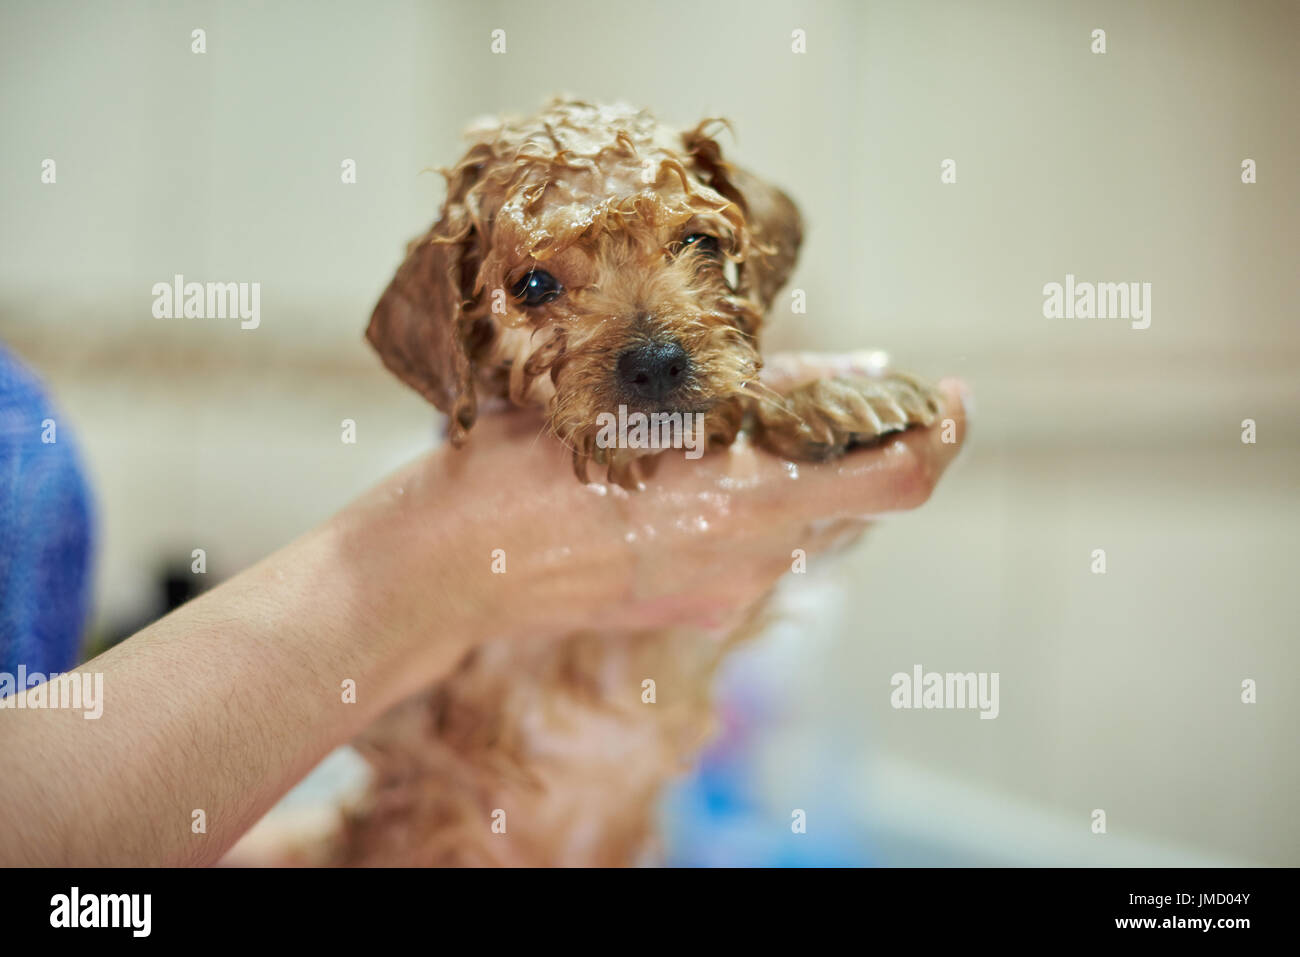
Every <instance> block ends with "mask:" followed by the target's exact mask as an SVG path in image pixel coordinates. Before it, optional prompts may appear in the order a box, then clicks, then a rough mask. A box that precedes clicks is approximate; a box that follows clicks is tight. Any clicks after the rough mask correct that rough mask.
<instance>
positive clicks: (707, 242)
mask: <svg viewBox="0 0 1300 957" xmlns="http://www.w3.org/2000/svg"><path fill="white" fill-rule="evenodd" d="M687 249H695V250H698V251H699V254H700V255H701V256H712V257H716V256H717V255H718V251H719V247H718V240H717V238H716V237H714V236H710V235H709V234H708V233H691V234H690V235H689V236H687V237H686V238H685V239H683V240H682V251H683V252H685V251H686V250H687Z"/></svg>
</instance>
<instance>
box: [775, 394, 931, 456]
mask: <svg viewBox="0 0 1300 957" xmlns="http://www.w3.org/2000/svg"><path fill="white" fill-rule="evenodd" d="M940 408H941V406H940V399H939V393H938V391H937V390H936V389H935V388H934V387H933V386H932V385H930V384H929V383H927V382H925V381H923V380H921V379H918V378H917V377H915V376H912V375H908V374H907V373H903V372H886V373H884V374H882V375H879V376H868V375H857V374H852V375H838V376H835V377H833V378H829V379H815V380H813V381H812V382H808V383H806V384H804V385H800V386H797V387H796V388H794V389H792V390H790V391H788V392H786V393H784V394H782V395H780V401H778V400H776V399H771V400H768V401H762V402H758V403H755V407H754V410H753V411H754V432H755V436H754V437H755V441H756V442H757V443H758V444H760V445H762V446H763V447H765V448H767V449H769V450H770V451H773V452H775V453H777V454H778V455H781V456H784V457H785V458H789V459H799V460H802V461H813V462H819V461H825V460H826V459H832V458H837V457H838V456H841V455H843V454H844V453H845V452H846V451H847V450H849V449H851V448H853V447H855V446H858V445H869V444H871V443H872V442H875V441H877V440H878V439H880V438H882V437H883V436H886V435H889V434H890V433H892V432H901V431H903V430H904V429H907V428H909V427H911V426H914V425H920V426H929V425H933V424H934V422H935V421H936V420H937V419H938V418H939V410H940Z"/></svg>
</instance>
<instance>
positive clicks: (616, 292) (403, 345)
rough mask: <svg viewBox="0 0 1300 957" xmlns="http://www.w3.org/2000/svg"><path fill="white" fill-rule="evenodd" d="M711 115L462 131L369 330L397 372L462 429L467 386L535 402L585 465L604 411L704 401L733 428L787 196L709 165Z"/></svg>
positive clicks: (779, 279)
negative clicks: (459, 146) (694, 122)
mask: <svg viewBox="0 0 1300 957" xmlns="http://www.w3.org/2000/svg"><path fill="white" fill-rule="evenodd" d="M710 126H711V124H710V123H709V122H705V123H702V124H700V126H698V127H696V128H695V129H693V130H690V131H687V132H684V133H679V132H674V131H671V130H668V129H666V128H664V127H661V126H659V125H658V124H656V123H655V121H654V120H653V119H652V118H651V117H650V116H649V115H648V114H647V113H645V112H637V111H633V110H631V109H628V108H626V107H621V106H614V107H608V106H593V105H589V104H585V103H579V102H572V101H562V102H556V103H554V104H552V105H551V106H549V107H548V108H547V109H545V110H544V111H542V112H541V113H540V114H538V115H536V116H534V117H532V118H530V119H527V120H522V121H508V122H494V123H491V124H489V125H487V126H484V127H481V128H479V129H477V130H472V131H471V136H472V138H473V145H472V146H471V148H470V150H469V152H468V153H466V155H465V157H464V158H463V159H462V160H461V161H460V162H459V163H458V164H457V165H456V166H455V167H454V168H452V169H451V170H449V171H446V173H445V175H446V177H447V182H448V191H447V200H446V203H445V205H444V207H443V211H442V216H441V218H440V219H439V220H438V222H437V223H436V224H435V225H434V226H433V228H432V229H431V230H430V231H429V233H428V234H426V235H425V236H423V237H421V238H420V239H417V240H415V241H414V242H413V243H412V244H411V245H410V247H409V249H408V255H407V258H406V261H405V262H403V264H402V265H401V267H400V268H399V269H398V272H397V275H396V276H395V277H394V279H393V281H392V283H391V284H390V285H389V287H388V289H387V291H385V293H384V295H383V297H382V298H381V299H380V302H379V304H378V306H377V307H376V308H375V312H374V315H373V316H372V317H371V320H370V327H369V329H368V331H367V336H368V338H369V339H370V341H371V343H372V344H373V345H374V346H375V348H376V349H377V350H378V351H379V353H380V355H381V356H382V357H383V360H384V362H385V364H386V365H388V367H389V368H390V369H392V370H393V371H394V372H395V373H397V375H398V376H400V377H401V378H402V379H403V380H404V381H406V382H407V383H408V384H410V385H411V386H413V387H414V388H415V389H416V390H418V391H419V392H420V393H421V394H422V395H424V396H425V397H426V398H427V399H429V401H431V402H433V404H434V405H436V406H437V407H438V408H440V409H442V410H443V411H444V412H446V413H448V415H449V416H450V420H451V422H450V437H451V440H452V441H453V443H456V444H459V443H460V442H462V441H464V439H465V436H466V434H467V433H468V432H469V429H470V428H471V427H472V426H473V424H474V420H475V416H476V409H477V405H476V402H477V399H476V390H486V392H487V393H489V394H494V395H506V396H508V397H509V398H510V399H511V400H512V401H513V402H515V403H517V404H537V405H540V406H543V407H544V408H546V410H547V413H548V415H549V417H550V422H551V425H552V427H553V429H554V431H555V432H556V434H557V435H558V436H559V437H560V438H561V439H562V440H564V441H565V442H566V443H567V444H568V445H569V446H570V447H571V448H572V449H573V450H574V454H575V463H576V464H577V465H578V467H579V471H580V474H581V473H582V469H583V467H584V466H585V462H586V460H587V459H588V458H593V459H595V460H596V461H602V462H603V461H605V460H606V454H605V453H606V451H607V450H604V449H599V448H597V447H596V445H595V442H594V439H595V436H596V433H597V431H598V417H599V416H600V415H601V414H602V413H610V412H615V411H616V410H617V409H618V408H619V406H624V407H626V409H627V410H628V411H629V412H643V413H647V414H649V413H652V412H688V413H689V412H701V413H705V414H706V420H705V421H706V423H707V428H708V431H709V432H710V434H711V435H712V436H713V437H715V438H717V439H721V440H728V441H729V440H730V438H731V437H732V436H734V434H735V429H736V426H737V425H738V422H739V415H738V411H737V410H738V408H739V402H738V401H737V400H738V399H739V398H740V397H741V396H742V395H743V394H744V393H745V391H746V389H752V388H753V387H754V386H755V383H756V376H757V372H758V369H759V366H760V358H759V353H758V331H759V325H760V323H761V321H762V317H763V313H764V311H765V310H766V309H767V307H768V305H769V304H770V302H771V300H772V298H773V296H774V295H775V294H776V292H777V291H778V290H779V289H780V287H781V285H782V284H783V283H784V282H785V280H786V278H787V276H788V275H789V272H790V270H791V269H792V268H793V265H794V260H795V256H796V254H797V250H798V245H799V241H800V224H799V216H798V212H797V210H796V209H795V207H794V204H793V203H792V202H791V201H790V200H789V199H788V198H787V197H786V196H785V195H784V194H783V193H781V192H780V191H779V190H777V189H775V188H774V187H771V186H768V185H767V184H765V183H763V182H762V181H760V180H758V179H757V178H756V177H754V176H752V175H750V174H748V173H745V172H744V171H743V170H740V169H738V168H736V167H734V166H732V165H730V164H728V163H726V162H725V161H724V160H723V159H722V155H721V150H720V149H719V147H718V144H717V142H716V141H715V140H714V139H713V138H712V136H711V135H710V132H709V129H710Z"/></svg>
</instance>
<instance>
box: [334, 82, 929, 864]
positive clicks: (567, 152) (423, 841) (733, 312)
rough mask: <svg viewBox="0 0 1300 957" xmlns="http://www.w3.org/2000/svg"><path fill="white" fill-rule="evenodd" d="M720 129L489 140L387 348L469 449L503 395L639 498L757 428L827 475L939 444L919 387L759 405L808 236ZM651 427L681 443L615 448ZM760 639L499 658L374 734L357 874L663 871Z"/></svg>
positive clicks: (571, 113) (558, 105) (884, 386)
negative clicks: (916, 428)
mask: <svg viewBox="0 0 1300 957" xmlns="http://www.w3.org/2000/svg"><path fill="white" fill-rule="evenodd" d="M716 125H717V124H716V122H713V121H706V122H704V123H701V124H700V125H699V126H697V127H695V128H694V129H691V130H688V131H685V132H679V131H675V130H672V129H669V128H667V127H665V126H662V125H660V124H658V123H657V122H656V121H655V120H654V119H653V118H652V117H651V116H650V115H649V114H648V113H646V112H645V111H637V110H632V109H629V108H627V107H624V106H601V105H592V104H587V103H581V102H574V101H557V102H555V103H552V104H551V105H549V106H548V107H546V108H545V109H544V110H542V111H541V112H540V113H538V114H537V115H535V116H532V117H530V118H528V119H525V120H508V121H498V122H494V123H492V124H490V125H487V126H484V127H481V128H476V129H474V130H472V131H471V133H470V136H471V139H472V143H473V145H472V146H471V147H470V149H469V151H468V152H467V153H466V154H465V156H464V158H463V159H461V161H460V162H459V163H457V164H456V166H455V167H453V168H452V169H451V170H450V171H447V172H446V173H445V175H446V177H447V199H446V203H445V204H444V206H443V210H442V215H441V216H440V217H439V219H438V222H437V223H436V224H435V225H434V226H433V228H432V229H431V230H430V231H429V233H428V234H427V235H425V236H423V237H421V238H420V239H417V240H415V241H414V242H413V243H412V244H411V245H410V247H409V249H408V254H407V258H406V261H405V262H403V263H402V265H401V267H400V268H399V269H398V271H397V275H396V276H395V277H394V279H393V281H392V283H391V284H390V285H389V287H388V289H387V290H386V291H385V293H384V295H383V297H382V298H381V300H380V302H379V304H378V306H377V307H376V309H375V312H374V315H373V317H372V318H371V321H370V327H369V330H368V332H367V335H368V337H369V339H370V341H371V343H372V344H373V345H374V346H375V348H376V349H377V350H378V352H379V354H380V356H382V358H383V361H384V363H385V364H386V365H387V366H388V367H389V368H390V369H391V370H392V371H393V372H395V373H396V374H397V375H398V376H399V377H401V378H402V379H403V380H404V381H405V382H407V383H408V384H409V385H411V386H412V387H414V388H415V389H416V390H418V391H419V392H420V394H421V395H423V396H425V397H426V398H427V399H428V400H429V401H430V402H432V403H433V404H434V405H436V406H437V407H438V408H439V409H441V410H442V411H444V412H446V413H447V415H448V416H449V426H448V428H449V434H450V439H451V441H452V443H453V444H456V445H460V444H462V443H464V442H465V441H466V440H467V439H468V437H469V432H470V430H471V428H472V427H473V425H474V422H475V419H476V417H477V414H478V397H479V396H480V395H484V396H491V397H504V398H508V399H509V401H511V402H513V403H515V404H518V405H531V406H537V407H539V408H542V409H544V410H545V412H546V415H547V416H548V420H549V423H550V427H551V429H552V430H553V432H554V433H555V435H556V436H557V437H558V438H559V439H560V440H561V441H562V442H564V443H566V444H567V445H568V446H569V447H570V448H571V449H572V451H573V460H574V467H575V470H576V471H577V474H578V477H579V478H580V479H581V480H583V481H587V480H588V474H589V469H588V466H589V464H590V463H595V464H596V465H598V466H602V467H603V468H604V470H605V473H606V475H607V478H608V480H609V481H611V482H616V483H618V484H619V485H622V486H625V487H627V488H631V489H634V488H635V487H636V486H637V485H638V483H639V481H640V479H641V477H642V474H643V470H644V469H645V468H646V467H647V466H648V465H649V464H650V463H652V461H653V456H654V455H656V454H659V453H660V450H661V449H662V448H664V447H665V446H666V445H668V444H670V443H669V441H668V440H669V439H673V440H674V443H675V440H678V439H680V440H681V442H680V443H675V444H679V445H680V447H686V448H688V449H689V448H691V447H692V446H691V444H690V443H691V441H692V439H693V440H694V442H695V443H696V445H698V446H699V447H701V450H702V447H703V446H704V445H705V444H706V443H707V445H708V446H709V447H713V448H716V447H723V446H726V445H729V444H730V443H731V442H732V441H733V440H734V439H735V437H736V435H737V433H738V432H739V431H740V430H741V429H744V430H745V431H746V432H747V433H748V434H749V435H750V436H751V439H752V440H753V441H754V442H756V443H757V444H759V445H761V446H764V447H766V448H768V449H770V450H771V451H773V452H776V453H777V454H779V455H782V456H785V457H787V458H793V459H803V460H825V459H828V458H832V457H834V456H838V455H841V454H843V453H844V452H845V450H847V449H849V448H851V447H853V446H855V445H860V444H866V443H871V442H874V441H877V440H879V439H880V438H881V437H882V436H884V435H887V434H889V433H891V432H896V431H899V430H902V429H905V428H908V427H909V426H912V425H921V426H928V425H930V424H932V423H933V422H934V421H935V419H936V418H937V416H938V414H939V403H938V398H937V395H936V393H935V392H934V390H933V389H932V388H930V387H929V386H928V385H926V384H924V383H922V382H921V381H919V380H917V379H915V378H913V377H911V376H906V375H902V374H898V373H888V374H885V375H882V376H875V377H871V376H843V377H836V378H830V379H819V380H815V381H812V382H804V383H800V384H798V385H796V386H794V387H793V388H790V389H788V390H786V391H785V392H784V393H777V392H775V391H773V390H771V389H769V388H767V387H766V386H764V385H763V384H762V383H760V382H759V378H758V373H759V369H760V368H761V365H762V359H761V357H760V354H759V342H758V335H759V329H760V326H761V323H762V320H763V316H764V314H765V313H766V311H767V310H768V308H769V307H770V306H771V304H772V301H773V298H774V297H775V296H776V294H777V292H778V291H779V290H780V288H781V287H782V285H783V284H784V283H785V281H786V280H787V278H788V277H789V275H790V272H791V270H792V269H793V267H794V263H795V259H796V256H797V253H798V249H799V244H800V240H801V235H802V229H801V224H800V219H799V213H798V210H797V209H796V208H795V206H794V204H793V203H792V202H791V201H790V199H789V197H787V196H786V195H785V194H784V193H783V192H781V191H780V190H779V189H777V188H775V187H774V186H771V185H769V184H767V183H765V182H763V181H762V180H761V179H759V178H758V177H756V176H753V175H752V174H750V173H747V172H745V171H743V170H741V169H739V168H738V167H736V166H733V165H732V164H730V163H729V162H727V161H725V160H724V159H723V158H722V151H721V149H720V147H719V146H718V143H717V142H716V140H714V139H713V138H712V136H711V135H710V131H711V130H712V129H713V127H714V126H716ZM637 414H640V416H642V417H643V419H648V420H650V421H651V426H650V430H649V431H650V433H651V434H652V436H661V437H662V438H663V439H664V441H663V442H659V443H657V444H656V443H653V442H651V443H646V442H645V441H641V440H636V439H633V440H631V441H629V440H628V439H627V436H626V435H625V434H624V432H625V431H626V430H624V431H623V432H620V433H619V434H618V435H617V436H615V435H614V433H613V430H612V429H610V428H609V425H610V423H611V422H613V421H618V422H620V423H625V422H627V421H629V419H631V420H633V421H635V419H636V416H637ZM651 417H653V418H651ZM692 426H694V431H695V433H696V434H695V435H694V436H692V434H691V431H692ZM659 429H662V433H660V432H659V431H657V430H659ZM612 437H613V440H612V441H611V438H612ZM642 438H644V435H643V436H642ZM758 611H759V610H758V609H753V610H752V611H751V613H750V614H748V615H747V616H746V617H747V620H748V622H749V623H750V624H752V622H753V621H754V620H755V619H756V618H757V617H758ZM747 630H748V629H746V628H737V629H735V630H733V631H732V632H731V633H730V634H729V635H728V636H727V637H725V638H723V639H722V640H719V639H718V638H717V636H710V635H706V634H702V633H700V632H698V631H692V630H688V629H674V630H672V631H667V632H656V633H654V634H650V635H648V634H645V633H636V634H630V633H619V632H612V633H604V634H598V635H597V634H583V635H574V636H571V637H570V638H567V639H565V640H562V641H558V642H546V643H540V644H538V646H536V647H531V646H525V645H521V644H520V643H518V642H514V643H505V642H502V643H499V644H495V645H491V644H490V645H487V646H484V647H481V648H479V649H477V650H476V651H474V652H473V653H472V654H471V655H469V656H468V657H467V659H466V660H465V661H464V662H463V663H462V664H461V666H460V668H459V669H458V671H457V672H456V673H455V674H454V675H453V676H451V677H450V678H448V679H447V680H446V681H444V682H442V683H441V684H440V685H439V686H438V687H437V688H435V689H434V690H433V691H432V692H431V693H430V694H429V695H428V696H427V697H425V698H423V699H421V700H419V701H415V702H411V703H409V704H408V705H405V706H403V707H402V708H400V709H398V710H397V711H395V712H394V713H393V714H392V715H390V716H389V717H388V718H386V719H385V720H384V721H382V722H380V724H379V725H377V726H376V727H375V728H374V729H373V731H372V732H371V734H370V735H369V736H368V738H369V741H368V746H367V750H368V752H369V756H370V757H371V758H372V760H373V761H374V763H375V766H376V769H377V773H378V778H377V784H376V788H375V789H374V792H373V793H372V795H371V798H370V800H369V801H368V802H367V806H366V807H365V808H363V809H360V810H359V811H358V812H357V814H355V815H354V817H353V819H352V820H351V822H350V824H349V827H348V829H347V832H346V834H345V838H346V839H345V842H344V843H345V846H344V848H343V849H342V852H341V858H342V859H343V860H344V861H346V862H348V863H387V864H469V865H473V864H557V865H558V864H630V863H636V862H641V861H646V860H650V859H652V855H653V844H652V841H651V838H652V826H651V822H652V817H653V809H654V801H655V798H656V796H657V795H658V792H659V789H660V787H661V786H662V784H663V783H664V782H665V781H666V780H667V779H668V778H669V777H671V776H672V775H673V774H675V773H677V772H679V771H680V770H682V769H684V768H685V767H687V766H689V762H690V760H691V758H692V757H693V755H694V753H695V751H696V750H697V749H698V747H699V746H700V744H701V742H702V741H703V739H704V738H705V737H706V735H707V734H708V732H709V730H710V708H709V693H708V692H709V685H710V681H711V678H712V676H713V673H714V671H715V669H716V666H717V664H718V662H719V661H720V660H721V658H722V657H723V655H724V654H725V652H726V651H727V650H728V649H730V648H731V647H734V645H735V643H736V641H738V640H739V639H740V637H741V636H742V635H743V634H744V633H745V632H746V631H747ZM647 676H652V677H654V678H655V680H656V682H657V684H658V686H659V687H665V686H668V687H671V688H672V689H673V694H672V695H671V698H672V703H671V704H666V703H660V704H656V705H655V706H653V707H649V706H647V705H645V704H644V703H643V702H642V698H641V687H642V686H641V682H642V679H643V678H645V677H647Z"/></svg>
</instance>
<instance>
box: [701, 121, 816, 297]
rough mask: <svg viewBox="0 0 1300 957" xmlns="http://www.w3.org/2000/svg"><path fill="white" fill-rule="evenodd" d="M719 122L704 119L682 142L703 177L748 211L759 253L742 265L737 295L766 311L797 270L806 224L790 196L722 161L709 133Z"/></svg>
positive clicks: (746, 220) (749, 224)
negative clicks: (755, 301)
mask: <svg viewBox="0 0 1300 957" xmlns="http://www.w3.org/2000/svg"><path fill="white" fill-rule="evenodd" d="M717 122H718V121H717V120H705V121H704V122H702V123H701V124H700V125H699V126H697V127H695V129H693V130H688V131H687V132H685V133H683V134H682V140H683V142H684V143H685V146H686V150H687V152H688V153H690V154H691V157H692V158H693V159H694V161H695V163H696V165H697V166H698V168H699V171H700V174H701V178H702V179H703V180H704V181H705V182H706V183H708V184H709V186H710V187H711V188H712V189H714V190H716V191H717V192H719V193H721V194H722V195H723V196H725V197H727V199H729V200H731V201H732V202H733V203H735V204H736V205H738V206H739V207H740V208H741V210H742V211H743V212H744V214H745V224H746V225H747V226H748V227H749V231H750V235H751V236H752V238H753V240H754V242H755V245H756V246H757V247H758V249H757V251H756V253H755V254H754V255H751V256H750V257H749V258H748V259H747V260H746V261H745V262H743V263H742V264H741V265H740V270H739V288H738V289H737V291H738V292H739V293H740V294H741V295H743V296H745V297H747V298H750V299H755V300H757V301H758V302H760V303H762V304H763V308H764V309H767V308H768V307H770V306H771V305H772V300H773V299H775V298H776V294H777V293H778V292H780V291H781V287H782V286H784V285H785V283H786V280H788V279H789V278H790V273H791V272H793V271H794V264H795V261H796V260H797V259H798V258H799V245H800V244H801V243H802V242H803V221H802V220H801V219H800V217H799V208H798V207H797V206H795V204H794V201H793V200H792V199H790V197H789V196H787V195H786V194H785V193H783V192H782V191H781V190H779V189H777V188H776V187H775V186H773V185H772V184H771V183H768V182H767V181H766V180H763V179H761V178H759V177H758V176H755V175H754V174H753V173H750V172H748V171H746V170H743V169H741V168H740V167H738V166H734V165H733V164H731V163H728V162H727V161H726V160H724V159H723V158H722V148H721V147H720V146H719V145H718V142H717V140H715V139H714V138H713V137H712V136H711V135H710V134H709V133H708V128H709V127H711V126H713V125H715V124H716V123H717Z"/></svg>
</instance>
